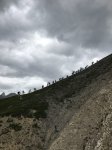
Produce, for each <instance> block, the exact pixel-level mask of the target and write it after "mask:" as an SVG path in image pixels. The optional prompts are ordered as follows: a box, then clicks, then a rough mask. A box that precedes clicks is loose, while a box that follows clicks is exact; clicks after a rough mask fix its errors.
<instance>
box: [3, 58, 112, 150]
mask: <svg viewBox="0 0 112 150" xmlns="http://www.w3.org/2000/svg"><path fill="white" fill-rule="evenodd" d="M111 94H112V55H109V56H108V57H106V58H104V59H102V60H101V61H99V62H98V63H96V64H94V65H92V66H90V67H89V68H87V69H85V70H83V71H81V72H80V73H78V74H75V75H72V76H70V77H69V78H66V79H63V80H61V81H59V82H57V83H55V84H53V85H51V86H49V87H46V88H44V89H41V90H38V91H36V92H33V93H31V94H27V95H23V96H22V98H21V99H20V97H18V96H14V97H12V98H7V99H4V100H1V101H0V116H1V117H0V149H5V150H13V149H14V150H19V149H22V150H42V149H44V150H47V149H49V150H86V149H88V150H92V149H94V150H97V149H98V148H99V149H106V147H107V145H109V144H111V143H109V140H111V139H110V138H111V136H109V134H111V129H110V123H111V121H110V120H111V112H112V111H111V101H112V95H111ZM106 126H108V128H107V127H106ZM106 130H109V131H110V132H109V134H108V131H106ZM106 139H108V140H107V141H106ZM103 145H104V147H105V148H101V146H102V147H103ZM98 146H99V147H98ZM109 147H111V146H109ZM109 147H108V148H107V149H108V150H109ZM99 149H98V150H99Z"/></svg>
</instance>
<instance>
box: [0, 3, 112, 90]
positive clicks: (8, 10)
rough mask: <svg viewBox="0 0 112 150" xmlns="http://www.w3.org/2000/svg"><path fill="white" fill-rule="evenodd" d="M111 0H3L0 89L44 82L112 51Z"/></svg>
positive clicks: (0, 42) (12, 88)
mask: <svg viewBox="0 0 112 150" xmlns="http://www.w3.org/2000/svg"><path fill="white" fill-rule="evenodd" d="M111 7H112V2H111V1H110V0H69V1H68V0H63V1H62V0H57V1H56V0H41V1H39V0H20V1H19V2H17V1H16V2H15V1H14V0H1V1H0V20H1V21H0V56H1V57H0V92H2V91H6V92H7V91H8V92H10V91H17V90H23V89H29V88H33V87H37V88H39V87H41V85H42V84H46V83H47V82H48V81H52V80H54V79H58V78H59V77H61V76H65V75H66V74H70V72H72V70H76V69H78V68H79V67H83V66H85V65H86V64H89V63H90V62H91V61H93V60H97V59H100V58H102V57H104V56H106V55H108V54H109V53H111V52H112V50H111V47H112V10H111Z"/></svg>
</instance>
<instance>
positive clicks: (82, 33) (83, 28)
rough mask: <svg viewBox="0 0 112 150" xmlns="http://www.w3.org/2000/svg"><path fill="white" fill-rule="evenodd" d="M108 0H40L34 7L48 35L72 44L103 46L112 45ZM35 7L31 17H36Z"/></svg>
mask: <svg viewBox="0 0 112 150" xmlns="http://www.w3.org/2000/svg"><path fill="white" fill-rule="evenodd" d="M35 2H36V1H35ZM103 2H104V3H103ZM111 3H112V2H107V3H106V0H104V1H102V2H101V1H100V0H94V1H88V0H79V1H72V0H70V1H66V0H64V1H63V2H61V0H57V1H55V0H47V1H46V0H42V1H38V3H37V4H38V5H37V6H36V5H35V9H34V10H35V11H36V10H37V9H39V11H40V12H41V13H40V17H41V19H42V21H41V25H42V26H43V28H44V29H46V31H47V32H48V34H49V35H50V36H51V37H57V38H58V39H59V40H63V41H66V42H69V43H72V44H74V46H78V45H82V47H85V48H93V49H94V48H99V49H104V48H105V49H106V48H108V47H109V48H110V47H111V46H112V44H111V43H112V33H111V32H110V30H111V29H112V26H111V24H110V23H109V21H110V20H112V11H111V10H110V9H109V5H110V4H111ZM35 11H33V12H32V16H33V17H32V16H31V17H32V18H33V19H34V20H35V21H36V19H38V18H37V16H36V15H35ZM34 16H35V17H34ZM37 22H38V20H37Z"/></svg>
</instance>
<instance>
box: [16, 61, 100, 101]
mask: <svg viewBox="0 0 112 150" xmlns="http://www.w3.org/2000/svg"><path fill="white" fill-rule="evenodd" d="M97 62H98V61H97ZM94 64H95V63H94V62H92V63H91V65H94ZM88 67H89V66H88V65H87V66H85V68H82V67H80V69H78V70H77V71H72V75H77V74H78V73H80V72H82V71H84V70H86V69H87V68H88ZM67 78H69V76H68V75H67V76H66V77H65V78H64V77H61V78H59V80H58V81H62V80H64V79H67ZM58 81H56V80H54V81H52V83H50V82H48V83H47V87H48V86H50V85H53V84H55V83H57V82H58ZM44 88H45V86H44V85H42V89H44ZM35 91H37V89H36V88H34V89H33V90H31V89H30V90H29V91H28V93H32V92H35ZM17 94H18V96H19V98H20V99H22V95H24V94H25V91H24V90H23V91H22V92H20V91H18V93H17Z"/></svg>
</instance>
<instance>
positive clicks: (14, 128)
mask: <svg viewBox="0 0 112 150" xmlns="http://www.w3.org/2000/svg"><path fill="white" fill-rule="evenodd" d="M9 128H10V129H13V130H15V131H20V130H21V129H22V126H21V125H20V124H17V123H12V124H10V125H9Z"/></svg>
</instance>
